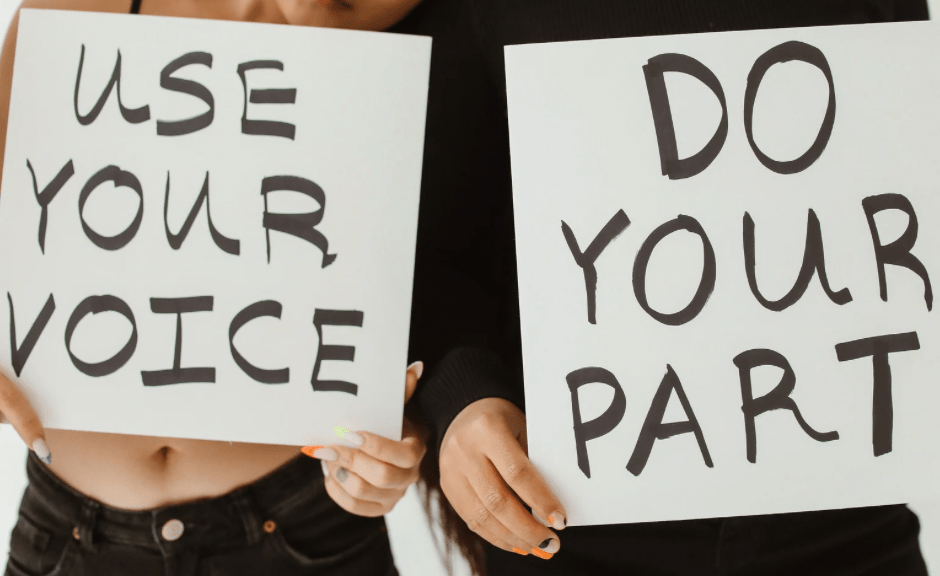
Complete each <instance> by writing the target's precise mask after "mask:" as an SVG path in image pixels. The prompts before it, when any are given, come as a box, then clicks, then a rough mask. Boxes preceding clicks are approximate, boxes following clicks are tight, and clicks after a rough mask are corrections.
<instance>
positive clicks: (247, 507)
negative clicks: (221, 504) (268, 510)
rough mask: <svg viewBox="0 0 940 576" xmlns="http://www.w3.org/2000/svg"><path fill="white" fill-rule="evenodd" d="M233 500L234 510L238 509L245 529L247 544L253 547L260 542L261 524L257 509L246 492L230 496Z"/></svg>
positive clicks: (240, 491) (241, 491)
mask: <svg viewBox="0 0 940 576" xmlns="http://www.w3.org/2000/svg"><path fill="white" fill-rule="evenodd" d="M232 496H233V497H234V498H235V508H236V509H238V512H239V516H241V519H242V525H243V526H244V528H245V536H246V538H247V540H248V542H247V544H248V545H249V546H253V545H255V544H258V543H259V542H261V536H262V532H261V523H262V522H263V520H262V518H261V514H260V512H259V511H258V507H257V505H256V503H255V501H254V499H253V498H252V497H251V494H250V493H249V492H248V491H247V490H244V489H242V490H239V491H237V492H236V493H235V494H233V495H232Z"/></svg>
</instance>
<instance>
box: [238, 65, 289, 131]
mask: <svg viewBox="0 0 940 576" xmlns="http://www.w3.org/2000/svg"><path fill="white" fill-rule="evenodd" d="M259 69H270V70H282V71H283V70H284V64H283V63H282V62H278V61H277V60H255V61H253V62H243V63H241V64H239V65H238V77H239V78H241V80H242V88H243V89H244V91H245V105H244V109H243V111H242V134H252V135H255V136H280V137H281V138H290V139H291V140H293V139H294V132H295V129H296V128H295V126H294V125H293V124H290V123H288V122H275V121H273V120H249V119H248V103H249V102H250V103H252V104H293V103H294V101H295V100H296V99H297V89H296V88H268V89H264V90H250V91H249V90H248V82H247V80H245V72H248V71H249V70H259Z"/></svg>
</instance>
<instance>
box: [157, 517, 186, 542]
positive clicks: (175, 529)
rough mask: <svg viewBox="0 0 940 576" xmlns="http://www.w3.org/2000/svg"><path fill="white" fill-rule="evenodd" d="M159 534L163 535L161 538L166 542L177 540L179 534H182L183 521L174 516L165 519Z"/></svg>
mask: <svg viewBox="0 0 940 576" xmlns="http://www.w3.org/2000/svg"><path fill="white" fill-rule="evenodd" d="M160 534H161V535H162V536H163V539H164V540H166V541H168V542H173V541H174V540H179V538H180V536H182V535H183V523H182V522H180V521H179V520H177V519H175V518H174V519H173V520H167V523H166V524H164V525H163V529H162V530H161V531H160Z"/></svg>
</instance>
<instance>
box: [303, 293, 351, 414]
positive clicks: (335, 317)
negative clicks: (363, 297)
mask: <svg viewBox="0 0 940 576" xmlns="http://www.w3.org/2000/svg"><path fill="white" fill-rule="evenodd" d="M363 317H364V314H363V313H362V312H360V311H358V310H320V309H319V308H317V309H316V311H315V312H314V313H313V326H314V327H315V328H316V330H317V337H318V338H319V339H320V341H319V343H318V344H317V360H316V362H315V363H314V365H313V376H312V377H311V378H310V383H311V384H313V389H314V390H315V391H317V392H345V393H347V394H352V395H353V396H356V395H357V394H358V391H359V386H357V385H356V384H353V383H351V382H343V381H342V380H320V379H319V378H320V367H321V366H322V365H323V361H324V360H345V361H346V362H352V361H353V360H354V359H355V357H356V347H355V346H345V345H335V344H324V343H323V327H324V326H355V327H357V328H362V320H363Z"/></svg>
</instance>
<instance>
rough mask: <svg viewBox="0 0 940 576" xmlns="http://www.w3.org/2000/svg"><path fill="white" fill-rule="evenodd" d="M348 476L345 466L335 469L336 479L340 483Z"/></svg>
mask: <svg viewBox="0 0 940 576" xmlns="http://www.w3.org/2000/svg"><path fill="white" fill-rule="evenodd" d="M348 477H349V472H347V471H346V469H345V468H340V469H339V470H337V471H336V480H337V482H339V483H340V484H342V483H343V482H345V481H346V478H348Z"/></svg>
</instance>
